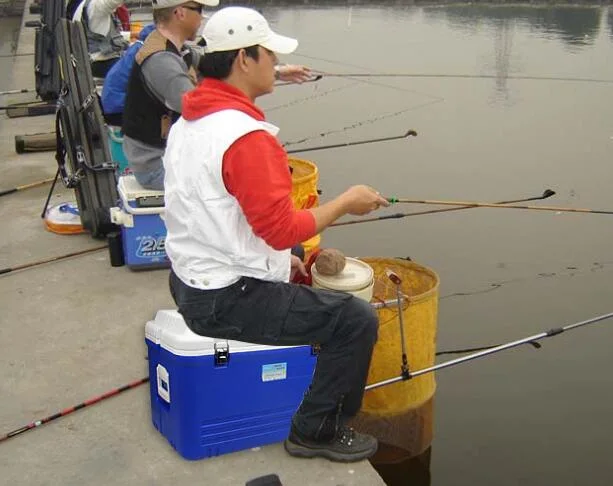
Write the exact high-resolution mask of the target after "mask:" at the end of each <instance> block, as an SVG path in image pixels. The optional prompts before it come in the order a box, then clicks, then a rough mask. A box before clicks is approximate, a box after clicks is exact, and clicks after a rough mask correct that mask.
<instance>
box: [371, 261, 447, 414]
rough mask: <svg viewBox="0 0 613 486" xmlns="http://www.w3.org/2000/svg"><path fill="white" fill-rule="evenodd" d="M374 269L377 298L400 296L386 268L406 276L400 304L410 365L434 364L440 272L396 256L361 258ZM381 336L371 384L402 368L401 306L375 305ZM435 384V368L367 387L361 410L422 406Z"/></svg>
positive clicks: (395, 410)
mask: <svg viewBox="0 0 613 486" xmlns="http://www.w3.org/2000/svg"><path fill="white" fill-rule="evenodd" d="M361 260H363V261H364V262H366V263H368V264H369V265H370V266H371V267H372V269H373V270H374V273H375V285H374V291H373V302H376V301H377V300H392V299H396V296H397V294H396V285H395V284H393V283H392V282H391V281H390V280H389V279H388V277H387V275H386V273H385V272H386V270H388V269H389V270H391V271H393V272H394V273H396V274H397V275H398V276H399V277H400V279H401V280H402V285H401V290H402V293H403V294H404V295H405V296H407V297H408V298H406V299H405V300H404V301H403V305H402V309H403V310H402V317H403V322H404V335H405V341H406V342H405V345H406V350H407V357H408V362H409V369H412V370H417V369H421V368H426V367H429V366H432V365H433V364H434V358H435V348H436V323H437V314H438V287H439V278H438V276H437V275H436V273H435V272H434V271H432V270H430V269H429V268H426V267H424V266H421V265H418V264H416V263H414V262H411V261H407V260H402V259H394V258H361ZM377 313H378V316H379V338H378V340H377V344H376V345H375V349H374V351H373V357H372V361H371V365H370V370H369V373H368V384H371V383H376V382H379V381H383V380H386V379H388V378H394V377H396V376H399V375H400V374H401V365H402V344H401V340H400V321H399V318H398V307H397V306H393V307H384V308H381V309H378V310H377ZM435 389H436V383H435V379H434V373H428V374H425V375H422V376H418V377H416V378H412V379H410V380H407V381H401V382H398V383H395V384H392V385H387V386H383V387H380V388H376V389H374V390H369V391H367V392H366V393H365V394H364V400H363V402H362V409H361V411H362V412H364V413H366V414H370V415H378V416H386V415H394V414H401V413H404V412H407V411H408V410H410V409H414V408H417V407H420V406H421V405H423V404H425V403H426V402H427V401H428V400H430V399H431V398H432V397H433V395H434V391H435Z"/></svg>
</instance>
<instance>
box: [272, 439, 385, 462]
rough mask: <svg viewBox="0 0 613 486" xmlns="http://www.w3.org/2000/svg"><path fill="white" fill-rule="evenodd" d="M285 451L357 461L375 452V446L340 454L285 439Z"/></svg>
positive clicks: (296, 455) (293, 453) (337, 459)
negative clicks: (370, 448) (366, 449)
mask: <svg viewBox="0 0 613 486" xmlns="http://www.w3.org/2000/svg"><path fill="white" fill-rule="evenodd" d="M283 445H284V447H285V450H286V451H287V453H288V454H289V455H291V456H294V457H304V458H309V459H311V458H314V457H324V458H326V459H329V460H330V461H334V462H358V461H362V460H364V459H368V458H369V457H371V456H373V455H374V454H375V452H377V446H375V447H374V449H372V450H370V451H362V452H355V453H353V454H341V453H338V452H334V451H331V450H329V449H323V448H322V449H314V448H312V447H304V446H301V445H300V444H296V443H295V442H290V441H288V440H287V439H286V440H285V442H284V443H283Z"/></svg>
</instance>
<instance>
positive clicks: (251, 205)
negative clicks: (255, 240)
mask: <svg viewBox="0 0 613 486" xmlns="http://www.w3.org/2000/svg"><path fill="white" fill-rule="evenodd" d="M222 171H223V180H224V184H225V186H226V189H227V190H228V192H229V193H230V194H232V195H233V196H234V197H235V198H236V199H237V201H238V203H239V204H240V206H241V209H242V210H243V213H244V214H245V217H246V219H247V222H248V223H249V224H250V225H251V228H252V229H253V232H254V233H255V234H256V235H257V236H259V237H260V238H262V239H263V240H264V241H266V243H268V245H270V246H271V247H273V248H275V249H276V250H283V249H287V248H291V247H292V246H294V245H296V244H297V243H300V242H302V241H305V240H307V239H309V238H311V237H312V236H314V235H316V234H318V233H320V232H321V231H323V230H324V229H325V228H326V227H327V226H329V225H330V224H331V223H332V222H334V221H335V220H336V219H338V218H340V217H341V216H344V215H345V214H355V215H362V214H367V213H369V212H371V211H373V210H375V209H378V208H379V207H381V206H389V203H388V202H387V201H386V200H385V199H384V198H383V197H381V196H380V195H379V193H378V192H376V191H375V190H374V189H372V188H370V187H368V186H353V187H351V188H350V189H348V190H347V191H345V192H344V193H343V194H341V195H340V196H338V197H337V198H336V199H333V200H332V201H330V202H327V203H325V204H323V205H321V206H320V207H317V208H312V209H307V210H296V209H294V206H293V202H292V199H291V192H292V180H291V175H290V172H289V167H288V161H287V154H286V153H285V151H284V150H283V148H282V147H281V146H280V145H279V143H278V142H277V141H276V139H275V138H274V137H273V136H272V135H270V134H269V133H267V132H264V131H257V132H251V133H248V134H247V135H245V136H244V137H241V138H240V139H239V140H237V141H236V142H234V144H232V146H231V147H230V148H229V149H228V150H227V151H226V154H225V155H224V159H223V169H222Z"/></svg>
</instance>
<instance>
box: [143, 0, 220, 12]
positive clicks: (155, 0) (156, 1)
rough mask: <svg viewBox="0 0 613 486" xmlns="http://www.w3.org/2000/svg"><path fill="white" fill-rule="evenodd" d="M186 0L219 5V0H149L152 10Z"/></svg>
mask: <svg viewBox="0 0 613 486" xmlns="http://www.w3.org/2000/svg"><path fill="white" fill-rule="evenodd" d="M188 2H194V3H199V4H200V5H206V6H207V7H217V5H219V0H151V3H152V5H153V10H158V9H160V8H170V7H178V6H179V5H183V4H184V3H188Z"/></svg>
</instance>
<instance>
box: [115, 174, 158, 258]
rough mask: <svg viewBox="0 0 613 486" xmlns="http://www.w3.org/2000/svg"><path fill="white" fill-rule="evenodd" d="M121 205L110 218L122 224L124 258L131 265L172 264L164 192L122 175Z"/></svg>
mask: <svg viewBox="0 0 613 486" xmlns="http://www.w3.org/2000/svg"><path fill="white" fill-rule="evenodd" d="M117 190H118V192H119V196H120V198H121V199H120V202H119V204H120V205H119V207H114V208H111V209H110V213H111V221H112V222H113V223H115V224H117V225H120V226H121V239H122V245H123V257H124V260H125V262H126V265H128V266H129V267H131V268H134V269H139V268H151V267H169V266H170V260H169V259H168V256H167V255H166V226H165V225H164V221H163V217H164V191H150V190H148V189H145V188H143V187H142V186H141V185H140V184H139V183H138V182H137V181H136V179H135V178H134V176H133V175H131V174H129V175H124V176H121V177H120V178H119V182H118V184H117Z"/></svg>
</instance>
